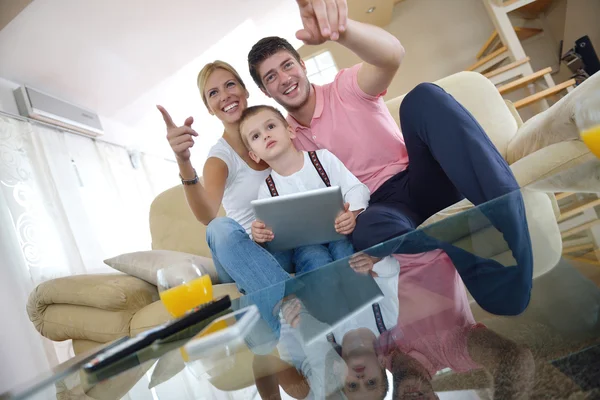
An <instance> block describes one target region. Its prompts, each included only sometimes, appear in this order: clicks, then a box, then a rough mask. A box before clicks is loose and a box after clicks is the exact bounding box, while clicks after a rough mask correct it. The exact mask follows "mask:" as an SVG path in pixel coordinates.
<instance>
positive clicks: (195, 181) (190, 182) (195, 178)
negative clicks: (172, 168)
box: [179, 169, 200, 185]
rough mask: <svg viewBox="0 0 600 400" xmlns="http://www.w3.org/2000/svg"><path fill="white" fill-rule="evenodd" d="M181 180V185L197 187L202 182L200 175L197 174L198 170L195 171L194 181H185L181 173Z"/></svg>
mask: <svg viewBox="0 0 600 400" xmlns="http://www.w3.org/2000/svg"><path fill="white" fill-rule="evenodd" d="M179 178H181V183H182V184H184V185H195V184H196V183H198V182H199V181H200V178H198V174H197V173H196V169H194V179H183V176H181V173H180V174H179Z"/></svg>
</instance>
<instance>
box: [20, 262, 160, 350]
mask: <svg viewBox="0 0 600 400" xmlns="http://www.w3.org/2000/svg"><path fill="white" fill-rule="evenodd" d="M156 300H158V292H157V290H156V287H155V286H153V285H151V284H149V283H147V282H144V281H143V280H141V279H138V278H135V277H132V276H128V275H124V274H107V275H76V276H69V277H65V278H59V279H53V280H51V281H47V282H44V283H42V284H40V285H39V286H38V287H37V288H35V290H34V291H33V292H32V293H31V294H30V295H29V300H28V301H27V313H28V315H29V319H30V320H31V322H32V323H33V324H34V326H35V328H36V329H37V330H38V332H40V333H41V334H42V335H43V336H45V337H47V338H49V339H51V340H67V339H85V340H92V341H95V342H99V343H105V342H107V341H109V340H113V339H116V338H119V337H121V336H123V335H128V334H129V323H130V321H131V317H132V316H133V314H134V313H135V312H136V311H138V310H140V309H141V308H143V307H145V306H146V305H148V304H150V303H152V302H154V301H156Z"/></svg>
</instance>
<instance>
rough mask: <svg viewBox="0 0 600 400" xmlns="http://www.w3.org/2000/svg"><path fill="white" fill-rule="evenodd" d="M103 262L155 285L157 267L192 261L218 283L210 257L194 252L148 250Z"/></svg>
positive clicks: (213, 281)
mask: <svg viewBox="0 0 600 400" xmlns="http://www.w3.org/2000/svg"><path fill="white" fill-rule="evenodd" d="M104 263H105V264H106V265H108V266H110V267H112V268H114V269H116V270H117V271H120V272H123V273H126V274H127V275H131V276H135V277H136V278H140V279H142V280H144V281H146V282H148V283H151V284H153V285H155V286H156V273H157V272H158V270H159V269H161V268H165V267H168V266H170V265H174V264H181V263H193V264H195V265H196V266H197V267H198V268H199V269H200V271H201V272H202V273H203V274H208V275H210V280H211V281H212V283H213V284H217V283H219V278H218V277H217V271H216V270H215V265H214V263H213V261H212V259H210V258H206V257H202V256H197V255H195V254H188V253H181V252H179V251H170V250H149V251H138V252H135V253H126V254H121V255H120V256H116V257H113V258H109V259H108V260H104Z"/></svg>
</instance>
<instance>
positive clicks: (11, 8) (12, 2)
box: [0, 0, 31, 30]
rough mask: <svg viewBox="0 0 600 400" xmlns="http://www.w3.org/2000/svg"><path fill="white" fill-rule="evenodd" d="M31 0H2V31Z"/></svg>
mask: <svg viewBox="0 0 600 400" xmlns="http://www.w3.org/2000/svg"><path fill="white" fill-rule="evenodd" d="M29 3H31V0H0V30H2V28H4V27H5V26H6V25H8V23H9V22H10V21H12V20H13V18H14V17H16V16H17V15H18V14H19V13H20V12H21V11H23V9H24V8H25V7H27V6H28V5H29Z"/></svg>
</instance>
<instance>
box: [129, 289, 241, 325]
mask: <svg viewBox="0 0 600 400" xmlns="http://www.w3.org/2000/svg"><path fill="white" fill-rule="evenodd" d="M225 295H229V297H230V298H231V300H234V299H237V298H238V297H240V296H241V294H240V292H238V290H237V286H236V285H235V283H225V284H219V285H215V286H213V296H214V297H215V298H217V297H221V296H225ZM169 319H171V315H170V314H169V312H168V311H167V309H166V308H165V306H164V305H163V304H162V302H161V301H160V300H159V301H155V302H154V303H152V304H149V305H147V306H146V307H144V308H143V309H141V310H139V311H138V312H137V313H135V315H134V316H133V318H132V319H131V327H130V334H131V336H135V335H137V334H138V333H140V332H143V331H145V330H148V329H150V328H153V327H155V326H157V325H160V324H162V323H164V322H167V321H168V320H169Z"/></svg>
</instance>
